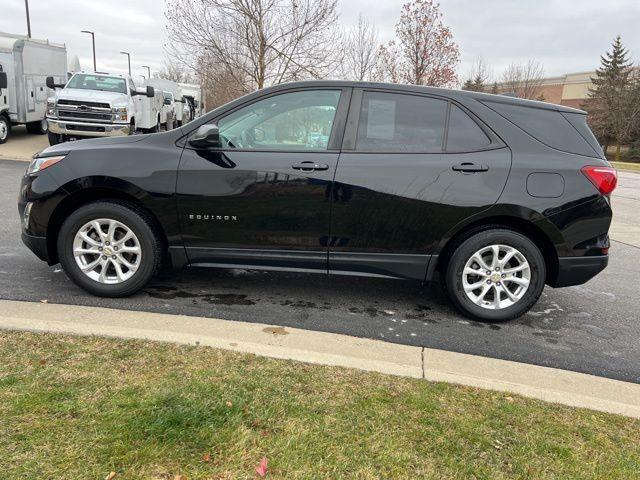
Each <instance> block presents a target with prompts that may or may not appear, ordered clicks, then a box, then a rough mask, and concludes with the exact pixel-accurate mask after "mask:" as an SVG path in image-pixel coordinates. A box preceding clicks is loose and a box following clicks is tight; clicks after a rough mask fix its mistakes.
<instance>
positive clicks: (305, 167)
mask: <svg viewBox="0 0 640 480" xmlns="http://www.w3.org/2000/svg"><path fill="white" fill-rule="evenodd" d="M291 168H293V169H295V170H302V171H303V172H315V171H317V170H329V165H327V164H326V163H322V164H320V163H315V162H309V161H306V162H302V163H298V164H296V165H291Z"/></svg>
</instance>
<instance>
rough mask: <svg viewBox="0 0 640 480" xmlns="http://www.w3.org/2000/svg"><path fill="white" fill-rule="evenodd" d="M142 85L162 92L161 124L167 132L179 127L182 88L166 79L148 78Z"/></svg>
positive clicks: (181, 109) (181, 117)
mask: <svg viewBox="0 0 640 480" xmlns="http://www.w3.org/2000/svg"><path fill="white" fill-rule="evenodd" d="M144 85H150V86H152V87H154V88H155V89H156V90H162V92H163V94H164V107H163V112H162V114H161V123H162V125H164V126H166V128H167V130H170V129H171V128H173V127H176V126H178V127H179V126H181V125H182V124H183V123H186V122H185V121H184V103H185V99H184V96H183V94H182V88H181V87H180V85H178V84H177V83H176V82H174V81H172V80H167V79H166V78H150V79H147V80H145V82H144Z"/></svg>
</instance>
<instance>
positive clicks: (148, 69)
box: [142, 65, 151, 79]
mask: <svg viewBox="0 0 640 480" xmlns="http://www.w3.org/2000/svg"><path fill="white" fill-rule="evenodd" d="M142 68H146V69H147V78H149V79H151V67H148V66H147V65H142Z"/></svg>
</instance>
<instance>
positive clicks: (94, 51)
mask: <svg viewBox="0 0 640 480" xmlns="http://www.w3.org/2000/svg"><path fill="white" fill-rule="evenodd" d="M80 33H89V34H91V45H92V46H93V71H94V72H95V71H97V70H98V67H96V37H95V35H94V33H93V32H90V31H89V30H82V31H81V32H80Z"/></svg>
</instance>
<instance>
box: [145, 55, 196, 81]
mask: <svg viewBox="0 0 640 480" xmlns="http://www.w3.org/2000/svg"><path fill="white" fill-rule="evenodd" d="M154 76H155V77H157V78H166V79H167V80H171V81H174V82H178V83H191V82H193V76H192V74H191V72H190V71H189V70H188V69H186V68H184V66H182V65H180V64H179V63H176V62H174V61H172V60H166V61H165V62H164V64H163V67H162V70H160V71H159V72H155V73H154Z"/></svg>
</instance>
